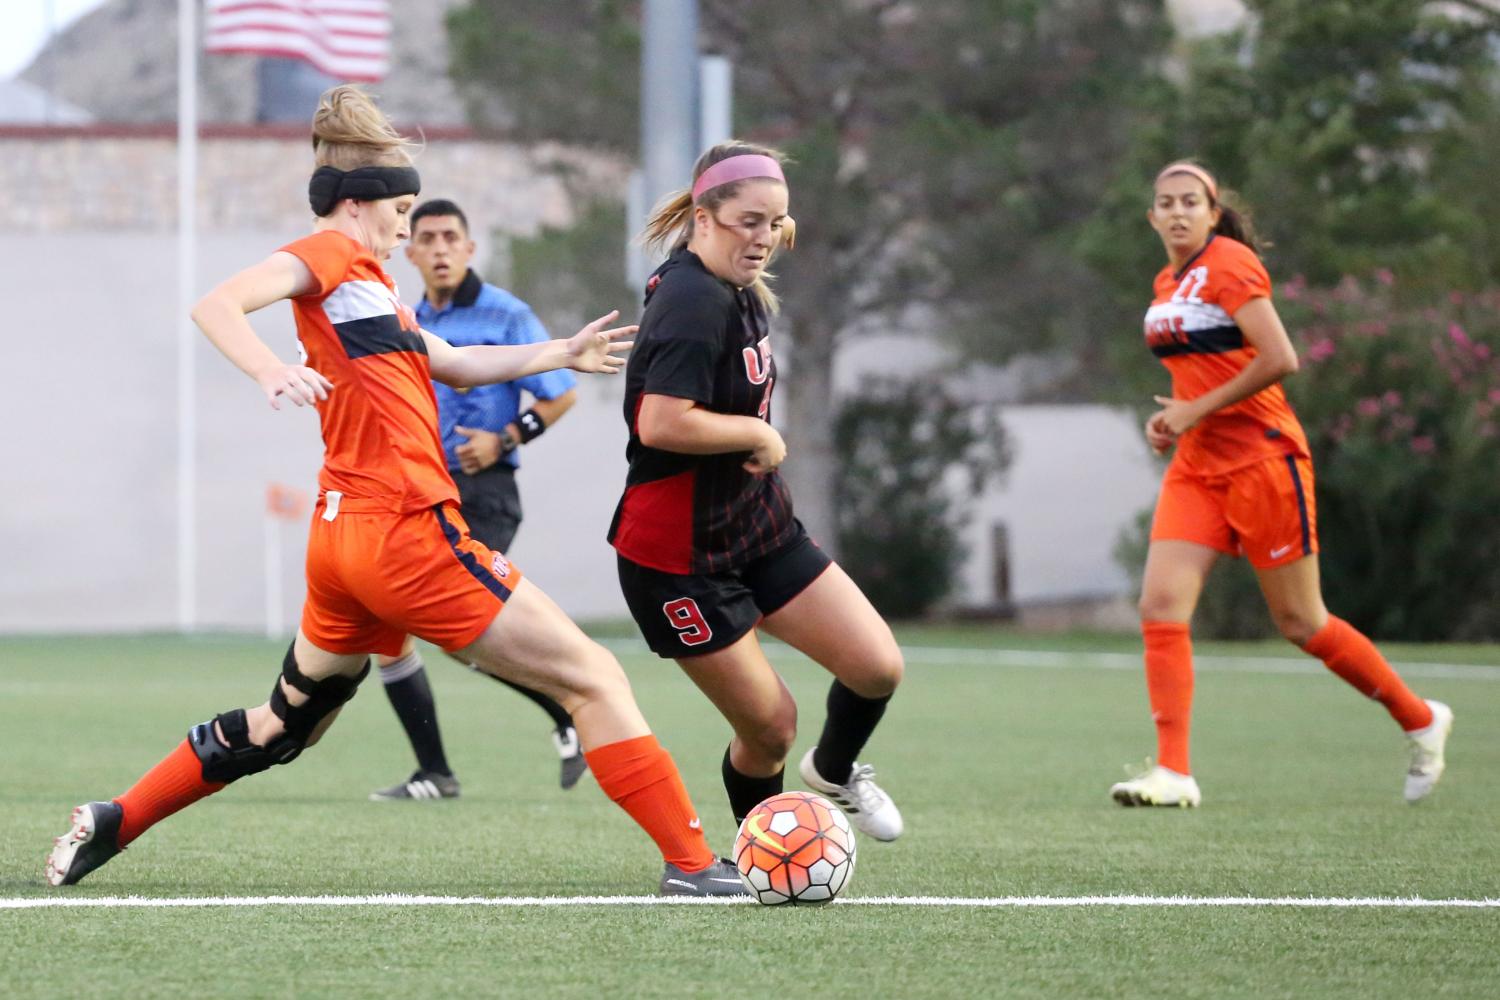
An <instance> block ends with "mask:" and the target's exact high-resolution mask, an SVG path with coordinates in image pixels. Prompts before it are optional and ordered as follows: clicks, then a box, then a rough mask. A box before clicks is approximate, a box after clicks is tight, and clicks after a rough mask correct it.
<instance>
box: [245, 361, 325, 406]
mask: <svg viewBox="0 0 1500 1000" xmlns="http://www.w3.org/2000/svg"><path fill="white" fill-rule="evenodd" d="M255 381H256V382H257V383H258V384H259V385H260V388H261V391H263V392H264V393H265V394H266V402H268V403H270V404H271V409H273V410H279V409H281V406H280V405H279V404H278V403H277V402H276V397H277V396H285V397H286V398H287V399H290V400H291V401H292V402H293V403H296V404H297V405H298V406H313V405H315V404H317V403H320V402H322V401H323V400H325V399H327V398H328V394H329V393H330V392H332V391H333V383H332V382H330V381H328V379H327V378H325V377H324V376H323V375H322V373H320V372H317V371H314V370H313V369H311V368H309V367H307V366H306V365H277V366H276V367H275V368H269V369H267V370H266V371H264V372H262V373H261V374H260V375H257V376H256V377H255Z"/></svg>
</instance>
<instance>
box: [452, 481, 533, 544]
mask: <svg viewBox="0 0 1500 1000" xmlns="http://www.w3.org/2000/svg"><path fill="white" fill-rule="evenodd" d="M449 472H450V473H451V474H452V476H453V483H454V485H455V486H457V487H458V500H459V508H458V509H459V512H460V513H461V514H463V518H464V523H465V524H467V525H468V526H469V534H470V535H472V536H473V537H475V538H477V539H479V540H480V541H481V542H483V543H484V544H485V545H487V546H489V547H490V548H492V549H494V550H495V551H496V552H509V551H510V544H511V542H513V541H515V538H516V529H517V528H519V527H520V526H521V491H520V490H519V489H518V488H517V487H516V469H515V466H513V465H511V464H509V463H508V462H496V463H495V464H494V465H492V466H490V467H489V468H488V469H480V470H479V471H478V472H476V473H474V475H472V476H471V475H469V474H468V473H465V472H460V471H459V470H457V469H451V470H449Z"/></svg>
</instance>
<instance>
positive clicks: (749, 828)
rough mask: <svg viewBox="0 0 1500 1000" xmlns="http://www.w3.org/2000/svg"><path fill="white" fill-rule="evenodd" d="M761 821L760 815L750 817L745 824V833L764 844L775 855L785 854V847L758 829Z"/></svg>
mask: <svg viewBox="0 0 1500 1000" xmlns="http://www.w3.org/2000/svg"><path fill="white" fill-rule="evenodd" d="M761 819H762V817H761V816H760V815H755V816H751V817H750V820H749V822H747V823H746V824H745V831H746V832H747V833H749V834H750V836H751V837H752V838H754V839H755V840H758V841H760V842H761V843H762V844H765V845H766V846H767V847H769V848H770V849H771V850H773V851H775V852H776V853H777V854H785V853H786V846H785V845H784V844H781V843H780V842H778V841H776V840H774V839H772V837H771V835H770V834H768V833H766V831H764V830H762V829H761V828H760V821H761Z"/></svg>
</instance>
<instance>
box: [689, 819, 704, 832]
mask: <svg viewBox="0 0 1500 1000" xmlns="http://www.w3.org/2000/svg"><path fill="white" fill-rule="evenodd" d="M688 829H689V830H701V829H703V823H702V821H700V820H699V819H698V817H697V816H694V817H693V818H692V820H691V821H690V822H689V823H688Z"/></svg>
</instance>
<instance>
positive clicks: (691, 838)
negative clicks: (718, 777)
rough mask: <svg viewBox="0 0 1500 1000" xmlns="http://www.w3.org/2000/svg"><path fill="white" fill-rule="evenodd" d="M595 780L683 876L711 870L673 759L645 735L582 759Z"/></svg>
mask: <svg viewBox="0 0 1500 1000" xmlns="http://www.w3.org/2000/svg"><path fill="white" fill-rule="evenodd" d="M583 756H584V758H585V759H586V760H587V761H588V762H589V770H590V771H593V772H594V780H596V781H598V782H599V787H600V788H602V789H604V794H605V795H608V796H609V797H610V798H611V799H613V800H614V802H615V803H616V804H617V805H618V806H619V807H620V808H621V809H624V810H625V811H626V812H627V813H629V814H630V818H631V819H633V820H635V821H636V822H637V823H639V824H640V826H641V829H643V830H645V831H646V833H648V834H650V836H651V839H652V840H654V841H656V846H657V847H658V848H660V849H661V856H662V858H663V859H664V860H666V861H669V862H671V863H672V864H674V865H676V866H677V867H678V868H681V869H682V870H683V871H685V872H696V871H702V870H703V869H705V868H707V867H708V866H709V865H711V864H713V860H714V852H713V851H711V850H709V849H708V841H707V840H705V839H704V837H703V826H702V824H701V823H700V822H699V821H698V811H697V810H696V809H694V808H693V802H692V800H691V799H689V798H688V793H687V789H686V788H685V787H683V784H682V776H681V775H680V774H678V773H677V765H676V764H674V763H672V755H671V754H669V753H667V752H666V751H665V750H663V749H662V747H661V744H660V743H658V742H657V741H656V737H655V736H652V735H651V734H650V733H647V734H646V735H645V736H637V737H635V738H634V739H629V740H620V741H619V742H617V743H607V744H605V745H604V746H602V747H597V748H595V749H593V750H589V751H587V752H585V753H584V755H583Z"/></svg>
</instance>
